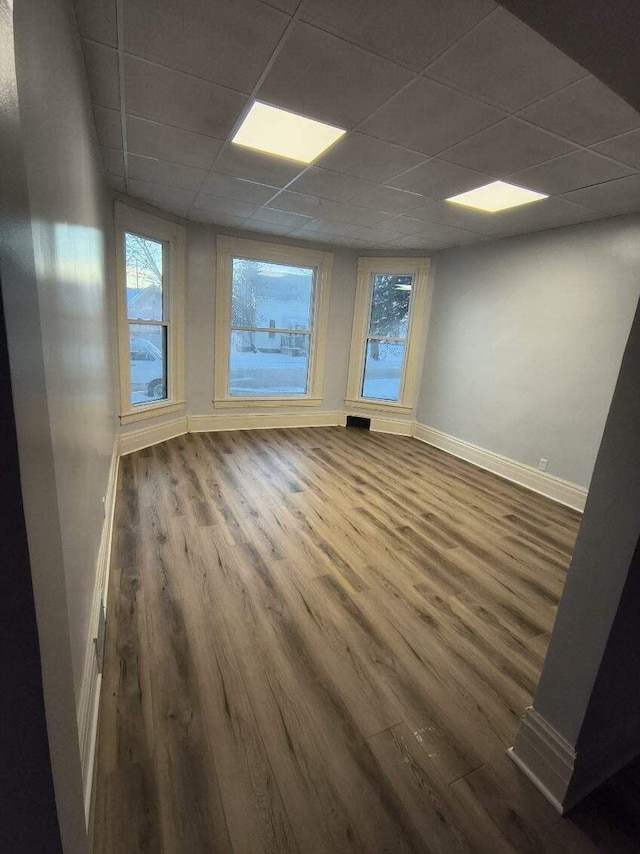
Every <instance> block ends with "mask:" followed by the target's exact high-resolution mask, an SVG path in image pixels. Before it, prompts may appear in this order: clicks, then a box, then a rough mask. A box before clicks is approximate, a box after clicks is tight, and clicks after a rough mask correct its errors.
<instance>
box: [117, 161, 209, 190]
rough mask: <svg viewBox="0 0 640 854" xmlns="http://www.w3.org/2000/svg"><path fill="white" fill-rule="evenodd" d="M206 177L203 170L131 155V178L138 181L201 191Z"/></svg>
mask: <svg viewBox="0 0 640 854" xmlns="http://www.w3.org/2000/svg"><path fill="white" fill-rule="evenodd" d="M206 176H207V173H206V172H205V171H204V170H203V169H193V168H192V167H191V166H182V165H181V164H179V163H169V162H168V161H166V160H157V159H156V158H153V157H140V155H138V154H129V178H134V179H136V180H138V181H153V182H154V183H155V184H166V186H167V187H181V188H182V189H183V190H199V189H200V187H201V186H202V182H203V181H204V179H205V178H206Z"/></svg>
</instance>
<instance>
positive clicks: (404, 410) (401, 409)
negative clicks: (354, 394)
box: [344, 397, 413, 415]
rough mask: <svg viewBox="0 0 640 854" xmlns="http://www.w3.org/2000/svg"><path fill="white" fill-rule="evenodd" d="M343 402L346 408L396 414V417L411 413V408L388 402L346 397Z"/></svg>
mask: <svg viewBox="0 0 640 854" xmlns="http://www.w3.org/2000/svg"><path fill="white" fill-rule="evenodd" d="M344 402H345V404H346V405H347V406H353V407H355V408H357V409H368V410H377V411H378V412H396V413H397V414H398V415H411V413H412V412H413V407H412V406H402V405H401V404H400V403H391V402H390V401H388V400H357V399H355V398H349V397H347V398H345V401H344Z"/></svg>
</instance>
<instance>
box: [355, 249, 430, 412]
mask: <svg viewBox="0 0 640 854" xmlns="http://www.w3.org/2000/svg"><path fill="white" fill-rule="evenodd" d="M430 264H431V261H430V259H429V258H358V282H357V288H356V303H355V309H354V315H353V329H352V332H351V353H350V356H349V374H348V379H347V394H346V397H345V403H346V404H347V406H350V407H357V408H359V409H364V410H378V411H380V410H382V411H385V412H396V413H398V414H402V415H405V414H406V415H409V414H411V413H412V412H413V411H414V409H415V406H416V403H417V399H418V383H419V380H420V369H421V367H422V361H423V357H424V350H425V346H426V338H427V327H428V322H429V308H430V303H431V284H430V281H429V269H430ZM374 273H386V274H389V275H394V274H398V275H413V277H414V278H413V290H412V293H411V304H410V308H409V323H408V328H407V339H406V340H407V343H406V351H405V361H404V370H403V375H402V377H401V382H400V394H399V396H398V400H397V401H390V400H376V399H372V398H370V397H367V398H363V397H362V392H361V390H362V377H363V373H364V361H365V347H366V341H367V337H368V336H367V333H368V331H369V312H370V309H371V296H372V291H373V274H374Z"/></svg>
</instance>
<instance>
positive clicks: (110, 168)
mask: <svg viewBox="0 0 640 854" xmlns="http://www.w3.org/2000/svg"><path fill="white" fill-rule="evenodd" d="M100 156H101V158H102V165H103V166H104V169H105V171H106V172H108V173H110V174H111V175H118V176H119V177H121V178H122V177H124V154H123V151H122V149H121V148H108V147H107V146H106V145H101V146H100Z"/></svg>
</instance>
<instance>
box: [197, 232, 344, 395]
mask: <svg viewBox="0 0 640 854" xmlns="http://www.w3.org/2000/svg"><path fill="white" fill-rule="evenodd" d="M217 256H218V257H217V277H216V318H215V362H214V388H213V405H214V407H215V408H221V409H253V408H258V407H264V408H267V407H268V408H274V409H275V408H283V407H298V406H320V404H321V403H322V399H323V385H324V362H325V347H326V340H327V322H328V317H329V295H330V288H331V269H332V266H333V254H332V253H331V252H321V251H317V250H313V249H300V248H298V247H296V246H284V245H281V244H276V243H263V242H261V241H258V240H244V239H242V238H237V237H226V236H224V235H219V236H218V239H217ZM238 256H240V257H243V258H254V259H257V260H260V261H271V262H274V263H276V264H291V265H292V266H296V267H315V268H316V270H317V272H316V277H315V283H314V288H315V293H314V306H313V319H312V324H311V346H310V350H309V389H308V392H307V394H304V395H302V394H300V395H293V394H292V395H283V396H281V397H276V396H269V397H267V396H264V397H261V396H258V395H256V396H251V397H245V396H244V395H243V396H242V397H232V396H231V395H229V393H228V390H229V346H230V340H231V278H232V274H233V258H234V257H238ZM265 331H267V332H268V331H269V330H265Z"/></svg>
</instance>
